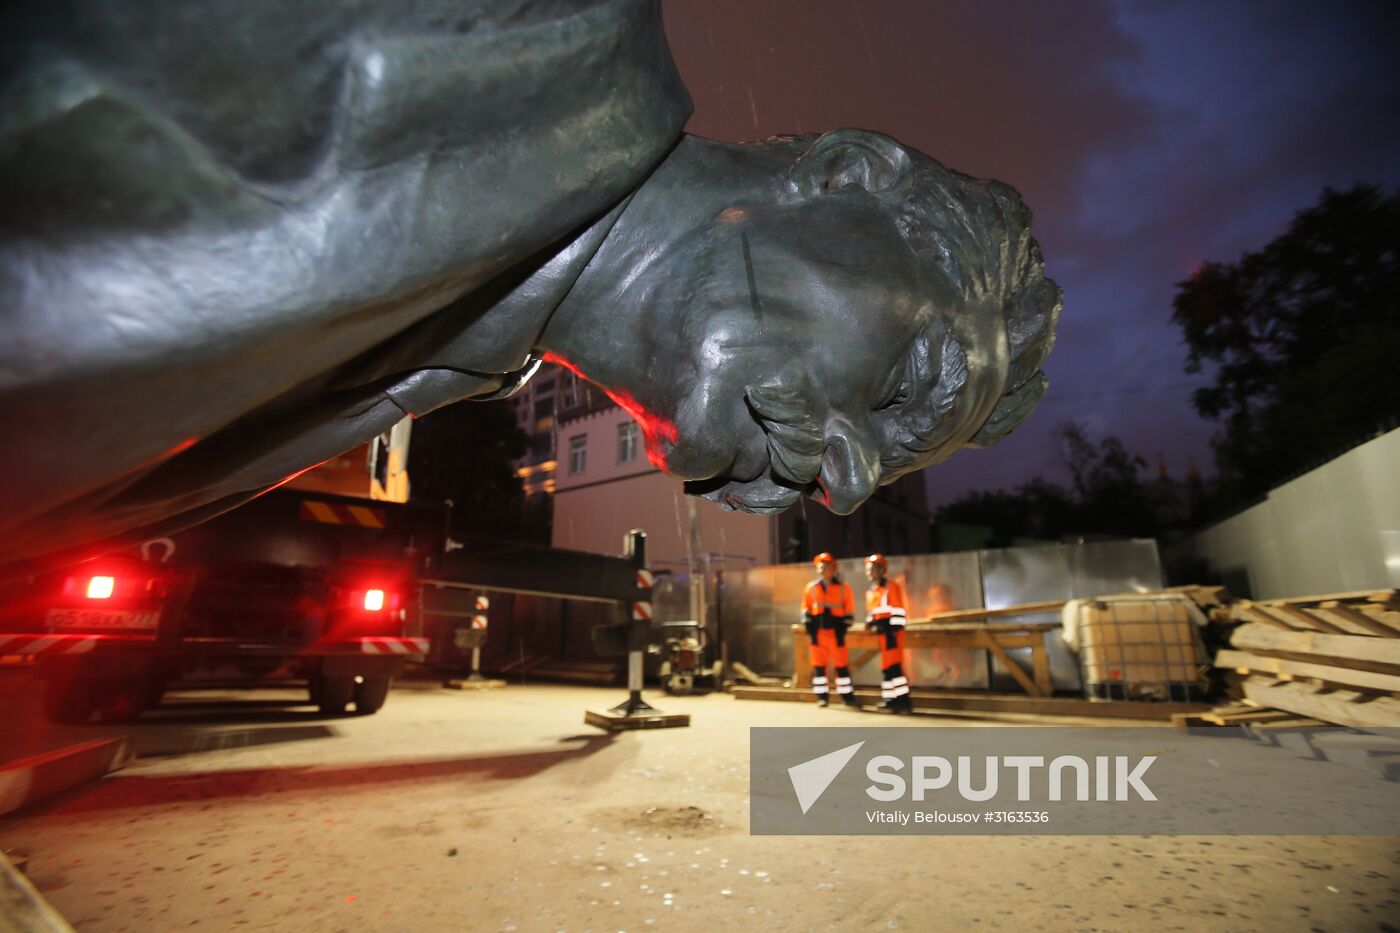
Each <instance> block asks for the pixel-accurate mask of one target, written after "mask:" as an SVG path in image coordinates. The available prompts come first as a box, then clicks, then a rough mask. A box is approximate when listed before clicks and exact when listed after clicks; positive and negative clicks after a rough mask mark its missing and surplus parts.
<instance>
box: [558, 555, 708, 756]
mask: <svg viewBox="0 0 1400 933" xmlns="http://www.w3.org/2000/svg"><path fill="white" fill-rule="evenodd" d="M646 544H647V536H646V532H645V531H640V530H633V531H629V532H628V533H627V538H626V539H625V549H626V556H627V559H628V560H629V561H631V563H632V565H633V566H634V567H635V568H636V570H637V596H636V598H635V599H634V600H632V601H631V603H630V605H629V604H624V605H625V606H626V608H627V610H628V613H629V618H630V619H631V622H630V624H629V625H628V627H627V699H626V700H623V701H622V702H621V703H619V704H617V705H616V706H614V707H612V708H611V709H609V710H607V711H606V712H602V711H598V710H589V711H587V712H586V713H584V716H583V721H584V722H585V723H587V724H588V725H591V726H597V727H599V728H600V729H607V730H608V731H610V732H611V731H615V730H618V729H658V728H665V727H668V726H688V725H690V714H689V713H663V712H662V711H661V710H659V709H657V708H656V707H654V706H652V705H651V704H650V703H648V702H647V701H646V700H644V699H642V658H643V654H644V652H645V651H646V647H647V631H648V629H649V627H650V625H651V611H652V610H651V583H652V575H651V571H649V570H647V568H646V562H647V561H646Z"/></svg>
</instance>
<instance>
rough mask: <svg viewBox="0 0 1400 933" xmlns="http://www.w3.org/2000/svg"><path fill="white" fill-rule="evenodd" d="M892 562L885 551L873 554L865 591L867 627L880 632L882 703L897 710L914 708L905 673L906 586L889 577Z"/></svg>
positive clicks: (890, 709)
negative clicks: (886, 557)
mask: <svg viewBox="0 0 1400 933" xmlns="http://www.w3.org/2000/svg"><path fill="white" fill-rule="evenodd" d="M889 573H890V565H889V562H888V561H887V560H885V556H884V555H883V554H871V555H870V556H869V557H867V558H866V559H865V575H866V576H867V577H868V578H869V579H870V588H869V589H868V590H866V591H865V627H866V628H868V629H874V630H875V631H876V632H878V633H879V635H880V696H881V697H883V698H884V702H883V703H882V704H881V705H882V706H883V707H884V708H885V709H887V710H889V711H891V712H894V713H908V712H911V711H912V710H913V705H914V704H913V701H912V700H911V699H910V697H909V678H907V677H905V676H904V623H905V622H906V621H907V619H906V615H905V613H906V608H905V607H906V605H907V604H906V603H905V601H904V587H903V585H901V584H900V583H899V582H898V581H897V580H891V579H890V578H889Z"/></svg>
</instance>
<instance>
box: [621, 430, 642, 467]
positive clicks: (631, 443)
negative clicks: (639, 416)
mask: <svg viewBox="0 0 1400 933" xmlns="http://www.w3.org/2000/svg"><path fill="white" fill-rule="evenodd" d="M640 433H641V432H639V431H638V430H637V422H635V421H624V422H622V424H619V425H618V426H617V462H618V463H631V462H632V461H633V460H636V459H637V437H638V435H639V434H640Z"/></svg>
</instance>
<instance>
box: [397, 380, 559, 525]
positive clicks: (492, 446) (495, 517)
mask: <svg viewBox="0 0 1400 933" xmlns="http://www.w3.org/2000/svg"><path fill="white" fill-rule="evenodd" d="M528 448H529V438H528V437H527V436H526V434H525V432H523V431H521V430H520V428H519V427H518V426H517V425H516V423H515V417H514V415H513V413H512V411H511V408H510V406H509V405H504V404H501V403H499V402H459V403H457V404H455V405H448V406H446V407H444V408H439V409H438V410H437V411H434V412H430V413H428V414H427V415H424V416H423V417H422V418H419V419H418V420H417V421H415V422H414V424H413V438H412V440H411V442H410V444H409V458H408V475H409V481H410V483H411V484H412V489H413V497H414V498H415V499H425V500H438V501H440V500H443V499H450V500H452V527H453V530H454V531H457V532H458V533H461V534H473V535H485V536H490V537H496V538H505V539H513V540H517V541H531V540H537V539H538V538H539V537H540V535H541V530H540V528H539V527H537V526H538V524H539V521H538V516H536V515H534V514H533V512H531V510H528V509H527V507H526V502H525V493H524V490H523V488H522V486H521V483H520V478H519V477H517V476H516V475H515V467H514V465H513V461H515V460H518V459H519V458H520V457H523V456H524V455H525V453H526V451H527V449H528ZM543 535H544V537H545V539H546V540H547V539H548V531H547V529H546V530H545V531H544V532H543Z"/></svg>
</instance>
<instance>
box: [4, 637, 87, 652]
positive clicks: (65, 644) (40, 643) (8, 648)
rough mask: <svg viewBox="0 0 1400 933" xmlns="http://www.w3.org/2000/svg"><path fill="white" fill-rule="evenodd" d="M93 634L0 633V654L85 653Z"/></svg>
mask: <svg viewBox="0 0 1400 933" xmlns="http://www.w3.org/2000/svg"><path fill="white" fill-rule="evenodd" d="M97 642H98V638H97V636H95V635H0V654H47V655H53V654H86V653H87V652H89V651H91V650H92V649H93V648H96V647H97Z"/></svg>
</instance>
